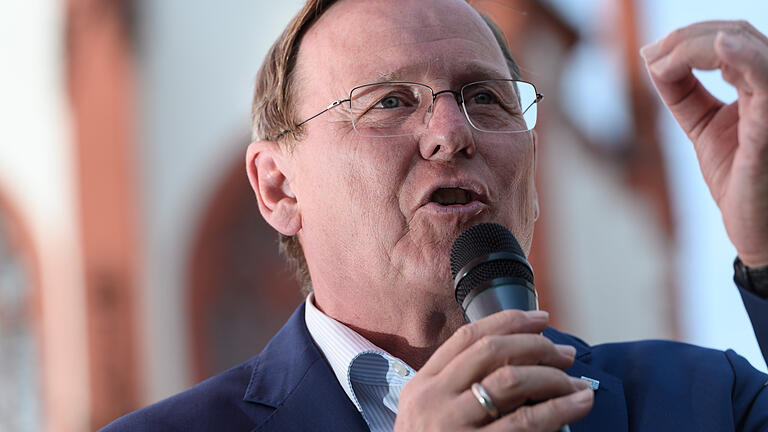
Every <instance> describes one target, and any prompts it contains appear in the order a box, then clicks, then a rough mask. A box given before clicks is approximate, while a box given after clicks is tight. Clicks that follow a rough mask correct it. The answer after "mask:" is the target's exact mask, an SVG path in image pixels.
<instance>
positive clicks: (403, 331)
mask: <svg viewBox="0 0 768 432" xmlns="http://www.w3.org/2000/svg"><path fill="white" fill-rule="evenodd" d="M328 294H329V293H324V292H322V291H321V292H317V291H316V292H315V298H314V299H315V306H317V308H318V309H320V310H321V311H323V313H325V314H326V315H328V316H330V317H331V318H333V319H335V320H337V321H339V322H341V323H343V324H344V325H346V326H347V327H349V328H351V329H352V330H354V331H356V332H357V333H359V334H360V335H361V336H363V337H364V338H366V339H368V340H369V341H370V342H371V343H373V344H374V345H376V346H378V347H379V348H381V349H383V350H385V351H387V352H388V353H390V354H392V355H393V356H395V357H398V358H400V359H401V360H403V361H405V362H406V363H408V365H410V366H411V367H412V368H414V369H416V370H418V369H421V367H422V366H423V365H424V364H425V363H426V362H427V360H429V358H430V357H431V356H432V354H433V353H434V352H435V350H437V348H439V347H440V345H442V344H443V342H445V341H446V340H447V339H448V338H449V337H450V336H451V335H452V334H453V333H454V332H455V331H456V330H457V329H458V328H459V327H460V326H462V325H463V324H464V323H465V321H464V317H463V316H462V314H461V310H460V308H459V307H458V306H457V305H456V302H455V300H454V299H453V298H440V299H435V298H431V299H430V301H425V302H419V301H417V300H416V299H407V301H404V302H396V303H394V304H393V303H391V302H388V301H387V300H385V298H382V299H368V301H364V300H363V299H360V298H357V299H355V300H356V301H355V302H354V304H348V303H346V302H344V301H342V300H343V299H340V298H334V297H332V296H328ZM371 300H372V301H371ZM388 300H390V301H391V300H392V299H391V298H389V299H388Z"/></svg>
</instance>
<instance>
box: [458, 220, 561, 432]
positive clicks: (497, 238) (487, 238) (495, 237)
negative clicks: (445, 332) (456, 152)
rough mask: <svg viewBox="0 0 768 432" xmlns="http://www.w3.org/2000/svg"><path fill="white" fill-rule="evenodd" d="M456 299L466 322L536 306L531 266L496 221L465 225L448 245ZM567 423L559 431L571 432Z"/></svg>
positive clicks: (512, 239) (537, 300)
mask: <svg viewBox="0 0 768 432" xmlns="http://www.w3.org/2000/svg"><path fill="white" fill-rule="evenodd" d="M451 277H452V278H453V288H454V294H455V296H456V301H457V302H458V303H459V306H461V310H462V311H463V312H464V318H465V319H466V320H467V322H474V321H477V320H479V319H481V318H484V317H486V316H488V315H491V314H493V313H496V312H500V311H502V310H505V309H521V310H526V311H527V310H536V309H538V308H539V299H538V296H537V295H536V287H535V286H534V285H533V269H532V268H531V265H530V264H529V263H528V260H527V259H525V253H523V249H522V248H521V247H520V244H519V243H518V242H517V240H516V239H515V236H514V235H512V233H511V232H509V230H508V229H506V228H505V227H503V226H501V225H499V224H496V223H481V224H477V225H473V226H471V227H469V228H467V229H466V230H465V231H464V232H462V233H461V234H459V236H458V237H456V240H454V242H453V246H451ZM570 430H571V429H570V427H568V425H565V426H563V427H562V428H560V429H559V430H558V432H570Z"/></svg>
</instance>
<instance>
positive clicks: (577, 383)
mask: <svg viewBox="0 0 768 432" xmlns="http://www.w3.org/2000/svg"><path fill="white" fill-rule="evenodd" d="M571 382H572V383H573V385H574V387H576V388H577V389H579V390H586V389H588V388H591V386H590V385H589V383H588V382H586V381H584V380H583V379H579V378H574V377H571Z"/></svg>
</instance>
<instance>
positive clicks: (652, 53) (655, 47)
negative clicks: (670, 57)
mask: <svg viewBox="0 0 768 432" xmlns="http://www.w3.org/2000/svg"><path fill="white" fill-rule="evenodd" d="M661 41H662V39H659V40H657V41H656V42H653V43H649V44H647V45H645V46H643V47H642V48H640V55H641V56H642V57H643V59H645V61H646V62H649V61H652V60H654V59H655V58H656V57H657V56H658V55H659V51H660V50H661Z"/></svg>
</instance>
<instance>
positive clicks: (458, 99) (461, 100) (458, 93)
mask: <svg viewBox="0 0 768 432" xmlns="http://www.w3.org/2000/svg"><path fill="white" fill-rule="evenodd" d="M489 81H510V82H515V83H518V82H522V83H525V84H529V85H530V86H531V87H533V91H534V93H535V94H536V98H535V99H534V100H533V102H531V104H530V105H528V106H527V107H526V108H525V109H524V110H522V114H523V115H524V114H525V113H526V112H528V110H529V109H530V108H531V107H532V106H534V105H536V104H538V103H539V102H540V101H541V100H542V99H543V98H544V95H543V94H541V93H539V92H538V91H537V89H536V86H535V85H534V84H533V83H531V82H529V81H525V80H517V79H508V78H491V79H484V80H478V81H472V82H470V83H466V84H464V85H462V86H461V88H460V89H459V91H454V90H450V89H448V90H440V91H438V92H435V90H434V89H433V88H432V87H430V86H428V85H426V84H423V83H417V82H411V81H380V82H375V83H370V84H363V85H359V86H357V87H354V88H353V89H352V90H350V91H349V97H348V98H346V99H339V100H335V101H333V102H331V103H330V104H329V105H328V106H327V107H325V109H324V110H322V111H320V112H318V113H317V114H315V115H313V116H311V117H309V118H307V119H305V120H304V121H301V122H299V123H297V124H296V125H295V126H294V127H293V129H286V130H284V131H282V132H280V134H279V135H278V136H277V138H278V139H280V137H282V136H283V135H286V134H289V133H291V132H294V131H296V129H298V128H299V127H301V126H302V125H304V124H305V123H307V122H308V121H310V120H312V119H315V118H317V117H319V116H321V115H323V114H325V113H326V112H328V111H330V110H332V109H334V108H336V107H337V106H339V105H341V104H343V103H345V102H349V109H350V110H351V109H352V94H353V93H354V92H355V91H356V90H359V89H363V88H366V87H372V86H377V85H383V84H407V85H417V86H421V87H426V88H428V89H429V91H430V92H431V93H432V102H431V104H430V105H429V108H428V111H427V112H432V109H433V107H434V106H435V100H436V99H437V97H438V96H440V95H441V94H445V93H450V94H451V95H453V97H454V99H455V100H456V103H457V104H458V105H459V107H460V108H461V111H462V112H464V117H465V118H466V119H467V121H468V122H469V124H470V126H472V128H473V129H475V130H477V131H480V132H487V133H503V134H510V133H522V132H528V131H530V130H532V129H533V128H531V129H526V130H520V131H489V130H485V129H480V128H478V127H477V126H475V125H474V123H472V119H470V118H469V114H467V110H466V107H465V105H464V96H463V95H464V89H465V88H467V87H469V86H471V85H475V84H479V83H483V82H489ZM352 125H353V127H354V122H353V123H352ZM534 126H535V125H534ZM355 132H356V133H357V134H358V135H360V136H364V137H369V138H389V137H397V136H407V135H410V134H403V135H383V136H375V135H362V134H360V132H358V130H357V128H355Z"/></svg>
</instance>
